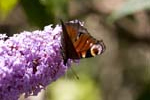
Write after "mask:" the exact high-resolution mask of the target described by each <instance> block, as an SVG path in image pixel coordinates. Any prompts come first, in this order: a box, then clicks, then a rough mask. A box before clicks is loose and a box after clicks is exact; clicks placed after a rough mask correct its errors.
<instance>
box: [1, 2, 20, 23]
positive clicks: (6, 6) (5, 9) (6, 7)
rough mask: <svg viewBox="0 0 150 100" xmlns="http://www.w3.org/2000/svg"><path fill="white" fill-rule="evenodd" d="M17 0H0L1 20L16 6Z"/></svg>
mask: <svg viewBox="0 0 150 100" xmlns="http://www.w3.org/2000/svg"><path fill="white" fill-rule="evenodd" d="M17 3H18V0H0V17H1V19H2V20H3V19H4V18H5V17H6V16H7V15H8V14H9V12H10V11H11V10H12V9H13V8H14V7H15V6H16V4H17Z"/></svg>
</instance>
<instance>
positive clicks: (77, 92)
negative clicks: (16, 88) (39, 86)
mask: <svg viewBox="0 0 150 100" xmlns="http://www.w3.org/2000/svg"><path fill="white" fill-rule="evenodd" d="M59 19H63V20H64V21H68V20H74V19H79V20H81V21H84V22H85V27H86V28H87V29H88V31H89V32H90V33H91V35H92V36H93V37H95V38H96V39H98V40H101V39H102V40H103V41H104V43H105V45H106V51H105V52H104V54H102V55H100V56H97V57H94V58H90V59H82V60H81V61H80V63H79V64H74V65H73V69H74V70H75V72H76V74H77V75H78V76H79V78H80V79H79V80H77V79H76V78H75V77H74V74H73V73H72V71H70V70H69V71H68V72H67V73H66V74H65V76H64V77H62V78H60V79H58V80H57V81H56V82H53V83H52V84H50V85H49V86H48V87H47V88H46V89H45V90H43V91H41V93H39V95H38V96H31V97H29V98H26V99H25V100H150V0H0V33H7V35H8V36H12V35H13V34H15V33H19V32H22V31H24V30H27V31H32V30H37V29H43V28H44V26H46V25H49V24H55V25H56V24H58V23H60V22H59ZM20 100H24V98H23V97H20Z"/></svg>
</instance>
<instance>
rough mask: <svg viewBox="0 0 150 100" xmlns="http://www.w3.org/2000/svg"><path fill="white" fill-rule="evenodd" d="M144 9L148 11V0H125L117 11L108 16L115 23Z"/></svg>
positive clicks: (149, 2) (149, 1)
mask: <svg viewBox="0 0 150 100" xmlns="http://www.w3.org/2000/svg"><path fill="white" fill-rule="evenodd" d="M146 9H150V0H127V2H126V3H125V4H124V5H123V6H122V7H121V8H120V9H119V10H117V11H114V12H113V13H112V14H111V15H110V17H109V19H111V21H115V20H117V19H120V18H122V17H124V16H127V15H130V14H133V13H135V12H138V11H141V10H146Z"/></svg>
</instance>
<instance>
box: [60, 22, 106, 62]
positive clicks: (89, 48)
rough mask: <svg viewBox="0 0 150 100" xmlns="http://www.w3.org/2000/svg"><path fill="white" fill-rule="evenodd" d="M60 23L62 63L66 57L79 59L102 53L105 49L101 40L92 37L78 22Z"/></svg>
mask: <svg viewBox="0 0 150 100" xmlns="http://www.w3.org/2000/svg"><path fill="white" fill-rule="evenodd" d="M61 25H62V31H63V32H62V36H61V44H62V54H63V59H64V64H66V63H67V60H68V59H80V58H88V57H93V56H96V55H98V54H102V53H103V52H104V50H105V45H104V43H103V41H102V40H100V41H99V40H96V39H95V38H93V37H92V36H91V35H90V34H89V32H88V31H87V29H86V28H84V27H83V26H81V24H80V23H79V21H78V22H73V23H71V22H68V23H64V22H63V21H61Z"/></svg>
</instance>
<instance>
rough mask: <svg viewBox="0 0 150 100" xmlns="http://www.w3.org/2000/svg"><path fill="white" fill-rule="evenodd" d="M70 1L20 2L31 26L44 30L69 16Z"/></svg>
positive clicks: (23, 0)
mask: <svg viewBox="0 0 150 100" xmlns="http://www.w3.org/2000/svg"><path fill="white" fill-rule="evenodd" d="M67 1H68V0H20V3H21V5H22V6H23V8H24V11H25V13H26V15H27V17H28V20H29V22H30V23H31V24H33V25H35V26H38V27H41V28H43V27H44V26H45V25H48V24H54V23H55V22H56V21H59V19H64V18H66V16H67V11H68V9H67V7H68V6H67V3H68V2H67Z"/></svg>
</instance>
